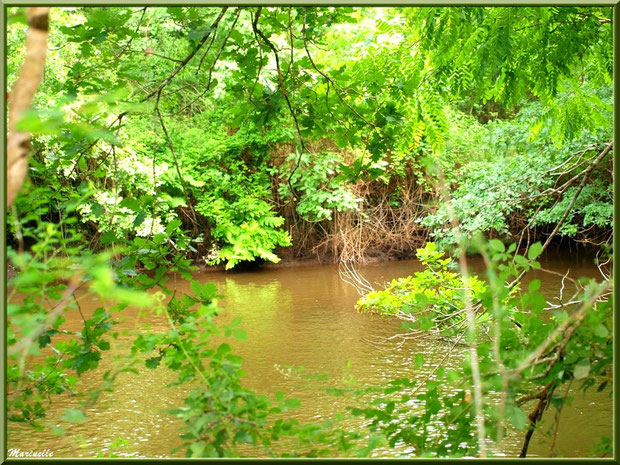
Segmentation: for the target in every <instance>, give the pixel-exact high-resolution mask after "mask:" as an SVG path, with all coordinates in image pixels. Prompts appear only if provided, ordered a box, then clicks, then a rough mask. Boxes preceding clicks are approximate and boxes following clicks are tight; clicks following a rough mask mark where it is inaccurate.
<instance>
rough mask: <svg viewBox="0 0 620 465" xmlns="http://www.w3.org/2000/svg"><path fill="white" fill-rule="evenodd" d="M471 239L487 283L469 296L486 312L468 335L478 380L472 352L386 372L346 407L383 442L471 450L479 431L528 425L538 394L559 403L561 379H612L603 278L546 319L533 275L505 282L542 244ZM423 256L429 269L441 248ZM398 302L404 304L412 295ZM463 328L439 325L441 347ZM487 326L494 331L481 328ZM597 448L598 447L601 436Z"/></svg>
mask: <svg viewBox="0 0 620 465" xmlns="http://www.w3.org/2000/svg"><path fill="white" fill-rule="evenodd" d="M474 245H475V247H476V250H477V251H478V252H480V253H481V254H482V255H483V256H484V258H485V262H486V263H487V265H488V267H487V270H486V279H487V282H486V284H485V285H484V288H483V289H481V291H480V292H478V293H477V295H476V300H475V301H474V304H476V305H477V306H479V310H476V311H477V312H483V313H485V314H486V315H488V319H486V320H479V321H477V322H476V324H475V326H474V331H475V332H474V334H473V336H474V337H473V338H472V339H471V340H472V341H475V343H473V345H472V343H470V344H469V347H470V349H471V350H475V354H476V355H475V356H476V357H477V362H478V365H479V370H480V373H481V374H480V380H479V381H477V380H476V378H475V375H474V373H473V371H472V365H471V357H472V355H471V353H470V357H465V359H464V360H462V361H459V362H452V363H450V364H449V365H446V366H444V365H443V364H440V365H439V366H438V367H437V368H436V369H435V370H433V371H432V372H431V374H430V375H429V376H428V377H427V378H426V379H423V380H422V381H420V380H417V379H407V378H404V379H398V380H393V381H391V382H390V383H389V384H388V385H387V386H385V387H384V388H383V389H381V390H379V393H378V394H377V395H376V396H375V397H374V398H373V400H372V401H371V402H370V404H368V403H367V402H364V403H362V404H361V405H359V406H356V407H353V408H352V410H351V411H352V413H353V414H354V415H357V416H362V417H364V418H365V419H367V420H370V424H369V427H370V429H371V431H373V432H374V433H376V434H379V435H381V436H383V437H384V438H385V439H386V441H387V442H388V443H389V444H390V446H392V447H395V446H397V445H398V446H400V447H402V446H407V447H409V448H410V453H411V454H414V455H415V456H420V457H426V456H429V457H455V456H456V457H458V456H465V455H468V456H471V455H475V454H476V453H478V452H479V450H480V449H479V447H480V444H479V443H478V442H477V441H478V439H477V437H478V435H479V434H483V435H484V438H485V439H484V440H485V441H486V442H487V447H491V444H492V443H493V442H494V441H500V440H501V438H502V437H505V435H506V432H507V431H511V430H512V431H514V430H518V431H524V430H526V429H527V428H529V424H530V423H529V420H528V413H527V412H528V409H529V408H531V409H535V408H536V407H537V404H538V400H540V399H541V396H542V395H546V396H548V397H546V399H547V401H546V402H547V403H546V404H544V408H543V410H542V411H540V415H542V413H543V412H544V410H545V409H546V408H548V407H549V408H550V407H551V406H552V407H553V408H554V409H556V411H557V410H561V408H562V406H563V405H564V404H565V403H567V402H570V400H571V399H570V397H567V395H560V394H558V393H557V391H558V390H559V388H560V386H562V385H563V384H566V383H572V385H573V386H579V389H581V390H584V391H585V390H588V389H590V388H592V387H594V386H596V387H597V389H598V390H604V389H606V388H607V387H608V386H609V381H608V377H609V373H610V372H609V370H610V369H611V367H612V363H613V362H612V359H613V337H612V335H611V331H610V328H611V324H612V319H613V312H612V311H611V300H610V299H611V297H610V295H609V294H608V293H607V294H605V287H606V283H596V282H594V281H589V282H588V283H585V284H584V286H583V287H582V288H581V293H580V296H579V297H578V300H579V301H580V302H582V303H581V304H579V305H580V306H579V308H574V309H572V310H566V309H565V308H566V307H562V306H559V307H558V309H557V310H555V311H553V316H552V317H551V318H549V316H545V314H544V312H545V311H547V312H548V311H549V310H548V309H545V307H547V302H546V301H545V299H544V297H543V296H542V295H541V294H540V292H539V289H540V281H538V280H533V281H531V282H530V284H529V286H528V290H527V292H525V291H519V292H515V289H518V286H516V287H515V286H511V285H510V284H509V283H510V282H511V281H512V280H514V279H515V278H516V277H518V276H519V275H520V273H521V272H522V271H523V270H530V269H532V268H535V269H537V268H540V265H539V264H538V262H536V258H537V257H538V256H539V255H540V253H541V252H542V246H541V245H540V243H536V244H534V245H532V246H531V247H530V249H529V250H528V253H527V256H520V255H513V254H514V250H515V248H516V246H515V245H514V244H512V245H511V246H510V247H508V248H506V247H505V246H504V245H503V244H502V243H501V242H500V241H498V240H494V241H493V242H491V243H482V242H478V243H475V244H472V246H474ZM420 255H421V256H422V257H423V258H424V260H425V262H426V266H427V267H428V266H429V263H430V264H432V263H435V266H436V267H437V268H436V269H441V268H440V267H441V262H439V263H437V261H438V260H441V258H440V257H441V255H440V254H439V253H438V252H437V251H436V249H435V248H434V247H433V246H431V247H428V246H427V248H426V251H425V252H424V254H420ZM429 260H430V262H429ZM601 293H603V295H601ZM476 302H477V303H476ZM588 302H589V303H588ZM401 305H402V308H403V310H404V311H405V313H406V310H405V309H406V308H407V305H410V302H409V301H403V302H402V304H401ZM392 313H393V314H396V315H398V314H399V313H398V311H394V312H392ZM467 331H471V327H470V328H469V329H468V328H467V327H464V328H461V329H457V330H456V331H453V332H452V333H446V332H444V333H443V334H444V336H448V337H449V338H450V339H449V342H448V343H447V344H449V345H450V347H447V348H446V350H448V351H451V350H452V349H453V348H454V346H456V344H458V343H459V341H460V339H461V338H462V337H463V335H464V333H465V332H467ZM488 334H492V337H491V338H487V337H485V335H488ZM437 343H439V342H437ZM448 354H449V352H448ZM593 354H596V355H593ZM421 364H424V359H423V358H422V360H421ZM476 389H480V393H481V395H482V399H481V402H482V415H483V422H484V430H483V431H480V430H478V429H477V426H476V425H477V423H476V417H477V414H476V408H475V402H476V399H475V396H476V394H475V390H476ZM367 392H368V391H366V392H364V391H360V392H358V393H357V395H358V396H360V395H361V394H366V393H367ZM374 392H376V391H374ZM497 393H502V397H499V396H498V395H497ZM362 399H363V400H365V399H366V398H365V397H360V400H362ZM529 415H533V413H531V414H529ZM537 415H538V413H537ZM530 418H532V416H530ZM601 451H603V452H602V453H604V451H605V447H604V443H603V446H602V447H601Z"/></svg>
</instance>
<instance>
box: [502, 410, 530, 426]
mask: <svg viewBox="0 0 620 465" xmlns="http://www.w3.org/2000/svg"><path fill="white" fill-rule="evenodd" d="M506 416H507V417H508V419H509V420H510V422H511V423H512V425H513V426H514V427H515V428H516V429H518V430H519V431H522V430H523V428H525V425H526V424H527V415H526V414H525V412H524V411H523V410H521V409H520V408H519V407H517V406H516V405H509V406H507V407H506Z"/></svg>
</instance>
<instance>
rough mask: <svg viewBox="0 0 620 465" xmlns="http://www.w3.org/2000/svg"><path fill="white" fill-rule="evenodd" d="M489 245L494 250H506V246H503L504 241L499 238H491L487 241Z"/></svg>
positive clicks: (501, 251)
mask: <svg viewBox="0 0 620 465" xmlns="http://www.w3.org/2000/svg"><path fill="white" fill-rule="evenodd" d="M489 246H490V247H491V249H492V250H494V251H495V252H500V253H503V252H505V251H506V247H505V246H504V243H503V242H502V241H500V240H499V239H491V240H490V241H489Z"/></svg>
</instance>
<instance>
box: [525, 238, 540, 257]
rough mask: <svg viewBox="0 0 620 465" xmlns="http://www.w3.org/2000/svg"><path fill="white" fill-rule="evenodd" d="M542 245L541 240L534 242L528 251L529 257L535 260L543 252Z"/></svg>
mask: <svg viewBox="0 0 620 465" xmlns="http://www.w3.org/2000/svg"><path fill="white" fill-rule="evenodd" d="M542 250H543V248H542V245H541V243H540V242H534V243H533V244H532V245H531V246H530V248H529V249H528V251H527V258H529V259H530V260H534V259H535V258H536V257H538V256H539V255H540V254H541V253H542Z"/></svg>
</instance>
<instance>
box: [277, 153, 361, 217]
mask: <svg viewBox="0 0 620 465" xmlns="http://www.w3.org/2000/svg"><path fill="white" fill-rule="evenodd" d="M287 162H288V163H289V164H291V165H293V167H294V168H292V169H280V176H282V177H283V178H284V179H286V181H287V182H282V183H281V184H280V188H279V193H280V195H281V196H282V197H283V198H285V199H287V198H288V199H289V200H290V198H291V197H292V193H291V192H290V189H291V186H292V188H293V189H294V190H295V191H296V192H298V193H299V196H300V197H299V199H298V202H297V212H298V213H299V214H300V215H301V217H302V218H304V219H306V220H308V221H321V220H331V219H332V218H333V215H332V212H333V211H340V212H342V211H347V210H357V209H358V206H359V203H360V202H361V201H362V199H359V198H357V197H356V196H355V194H353V192H352V191H351V189H350V187H349V186H348V184H347V183H346V182H345V181H344V180H342V179H337V178H336V176H337V174H338V171H337V170H338V167H339V166H340V165H341V163H342V159H341V157H340V156H339V154H337V153H333V152H326V153H315V154H309V153H302V154H301V155H299V154H296V153H291V154H290V155H289V156H288V158H287ZM293 170H294V172H293ZM289 182H290V184H289Z"/></svg>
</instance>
